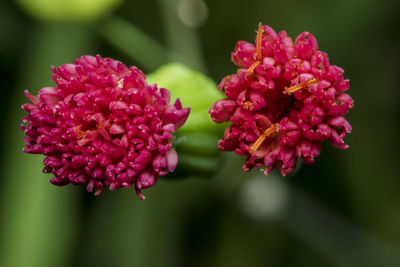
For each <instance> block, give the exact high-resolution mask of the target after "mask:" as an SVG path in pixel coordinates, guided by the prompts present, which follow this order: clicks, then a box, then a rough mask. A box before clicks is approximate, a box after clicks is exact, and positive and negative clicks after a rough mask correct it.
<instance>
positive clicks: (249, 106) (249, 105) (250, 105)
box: [243, 101, 253, 110]
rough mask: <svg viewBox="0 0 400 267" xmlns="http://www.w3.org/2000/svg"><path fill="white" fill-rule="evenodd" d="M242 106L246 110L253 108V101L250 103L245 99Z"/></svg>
mask: <svg viewBox="0 0 400 267" xmlns="http://www.w3.org/2000/svg"><path fill="white" fill-rule="evenodd" d="M243 107H244V108H245V109H246V110H253V103H251V102H250V101H246V102H244V103H243Z"/></svg>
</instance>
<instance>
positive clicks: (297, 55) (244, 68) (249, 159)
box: [209, 24, 353, 175]
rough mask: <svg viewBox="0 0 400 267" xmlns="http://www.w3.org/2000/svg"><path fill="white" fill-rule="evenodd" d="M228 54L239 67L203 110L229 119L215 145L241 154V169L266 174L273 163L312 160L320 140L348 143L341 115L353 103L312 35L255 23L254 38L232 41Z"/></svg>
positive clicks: (284, 168) (284, 167)
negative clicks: (292, 33) (255, 169)
mask: <svg viewBox="0 0 400 267" xmlns="http://www.w3.org/2000/svg"><path fill="white" fill-rule="evenodd" d="M232 61H233V62H234V63H235V65H237V66H238V67H239V70H238V72H237V73H236V74H232V75H230V76H226V77H225V78H224V79H223V80H222V82H221V84H220V86H219V89H220V90H221V89H225V95H226V98H225V99H222V100H218V101H217V102H216V103H214V105H212V107H211V109H210V111H209V113H210V115H211V118H212V120H213V121H214V122H216V123H222V122H231V124H230V125H229V126H228V127H227V128H226V130H225V135H224V137H223V139H221V140H220V141H219V144H218V148H219V149H220V150H229V151H235V153H236V154H239V155H243V156H246V162H245V163H244V166H243V169H244V170H245V171H249V170H251V169H252V168H253V167H258V166H266V170H265V174H268V173H269V172H271V171H272V169H273V168H274V167H275V166H276V165H278V166H279V168H280V171H281V173H282V175H286V174H287V173H289V172H291V171H292V170H293V169H294V168H295V166H296V162H297V158H299V157H300V158H302V159H303V161H304V162H306V163H313V162H314V158H315V157H317V156H319V154H320V152H321V145H320V144H321V142H322V141H324V140H328V141H329V142H330V143H331V144H333V145H334V146H336V147H339V148H341V149H347V148H348V145H346V144H345V143H344V138H345V136H346V134H347V133H350V132H351V125H350V123H349V122H348V121H347V120H346V119H345V118H344V117H343V116H344V115H345V114H346V113H347V111H348V109H350V108H353V100H352V98H351V97H350V96H349V95H348V94H346V93H345V91H346V90H347V89H349V81H348V80H345V79H344V78H343V70H342V69H341V68H340V67H337V66H334V65H330V64H329V59H328V55H327V54H325V53H323V52H321V51H319V50H318V45H317V41H316V39H315V37H314V36H313V35H312V34H310V33H308V32H303V33H302V34H300V35H299V36H298V37H297V38H296V40H295V42H293V41H292V39H291V38H290V37H288V36H287V34H286V32H285V31H281V32H280V33H279V34H276V32H275V31H274V30H273V29H272V28H270V27H268V26H266V25H261V24H260V25H259V29H258V33H257V37H256V42H255V45H253V44H251V43H248V42H245V41H239V42H238V43H237V45H236V48H235V51H234V52H233V53H232Z"/></svg>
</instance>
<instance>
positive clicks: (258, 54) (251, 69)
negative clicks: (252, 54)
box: [247, 22, 264, 75]
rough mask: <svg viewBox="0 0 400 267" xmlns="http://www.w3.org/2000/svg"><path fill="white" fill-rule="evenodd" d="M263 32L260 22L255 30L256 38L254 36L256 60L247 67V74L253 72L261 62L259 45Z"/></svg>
mask: <svg viewBox="0 0 400 267" xmlns="http://www.w3.org/2000/svg"><path fill="white" fill-rule="evenodd" d="M263 33H264V28H263V26H262V24H261V22H260V23H259V24H258V30H257V38H256V61H254V63H253V64H252V65H251V66H250V67H249V68H248V69H247V75H250V74H252V73H253V71H254V69H255V68H256V67H257V66H258V65H260V64H261V60H262V53H261V45H262V36H263Z"/></svg>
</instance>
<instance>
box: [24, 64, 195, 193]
mask: <svg viewBox="0 0 400 267" xmlns="http://www.w3.org/2000/svg"><path fill="white" fill-rule="evenodd" d="M52 70H53V72H54V74H53V76H52V77H53V79H54V81H55V82H56V84H57V86H56V87H45V88H42V89H41V90H40V91H39V96H37V97H36V96H32V95H31V94H29V93H28V91H26V92H25V94H26V96H27V97H28V98H29V100H30V101H31V102H32V104H24V105H22V108H23V109H24V110H25V111H27V112H29V114H28V115H27V116H26V117H25V118H24V122H25V123H28V124H27V125H21V128H22V129H23V130H24V132H25V134H26V137H25V141H26V148H25V149H24V151H25V152H27V153H35V154H43V155H45V159H44V161H43V163H44V166H45V167H44V169H43V171H44V172H47V173H52V174H53V175H54V178H53V179H51V180H50V182H51V183H53V184H55V185H66V184H68V183H72V184H75V185H81V184H85V185H87V186H86V188H87V190H88V191H89V192H91V191H93V190H95V195H99V194H100V193H101V192H102V191H103V190H104V188H106V187H107V186H108V187H109V188H110V189H111V190H114V189H116V188H121V187H131V186H132V185H135V189H136V192H137V194H138V196H139V198H141V199H144V196H143V194H142V192H141V190H142V189H144V188H148V187H151V186H153V185H154V184H155V183H156V180H157V176H163V175H166V174H167V173H168V172H173V171H174V169H175V167H176V165H177V162H178V157H177V154H176V152H175V150H174V149H173V148H172V135H173V133H174V131H175V130H177V129H178V128H180V127H181V126H182V125H183V124H184V123H185V121H186V119H187V117H188V115H189V112H190V108H182V105H181V103H180V101H179V99H177V100H176V101H175V104H173V105H169V102H170V92H169V91H168V90H167V89H164V88H160V89H159V88H158V87H157V85H156V84H152V85H148V84H147V82H146V79H145V75H144V74H143V73H142V72H141V71H140V70H139V69H137V68H136V67H134V66H131V67H130V68H127V67H126V66H125V65H124V64H122V63H121V62H119V61H117V60H113V59H110V58H101V57H100V56H96V57H92V56H83V57H81V58H78V59H77V60H76V61H75V64H65V65H62V66H60V67H58V68H54V67H53V68H52Z"/></svg>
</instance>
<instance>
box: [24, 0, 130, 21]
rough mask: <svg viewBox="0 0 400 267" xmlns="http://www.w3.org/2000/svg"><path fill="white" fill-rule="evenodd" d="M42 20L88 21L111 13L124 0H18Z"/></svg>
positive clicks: (30, 12) (29, 11)
mask: <svg viewBox="0 0 400 267" xmlns="http://www.w3.org/2000/svg"><path fill="white" fill-rule="evenodd" d="M17 2H18V3H19V4H20V6H21V7H22V8H23V9H25V10H26V11H27V12H28V13H29V14H31V15H32V16H33V17H35V18H36V19H38V20H41V21H51V22H53V21H58V22H88V21H93V20H95V19H97V18H98V17H100V16H102V15H104V14H106V13H109V12H110V11H112V10H113V9H114V8H115V7H116V6H118V5H119V4H120V3H121V2H122V0H17Z"/></svg>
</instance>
